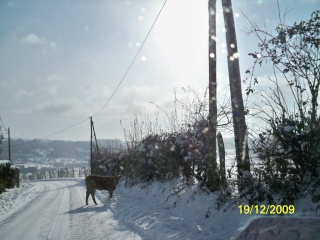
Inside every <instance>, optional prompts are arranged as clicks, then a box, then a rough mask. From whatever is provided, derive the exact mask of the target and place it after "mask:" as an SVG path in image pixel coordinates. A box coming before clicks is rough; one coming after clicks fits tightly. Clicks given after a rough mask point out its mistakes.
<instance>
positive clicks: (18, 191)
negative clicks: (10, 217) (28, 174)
mask: <svg viewBox="0 0 320 240" xmlns="http://www.w3.org/2000/svg"><path fill="white" fill-rule="evenodd" d="M39 191H40V190H39V189H37V187H36V186H34V185H32V184H30V183H28V182H25V183H21V184H20V188H11V189H7V190H6V192H3V193H1V194H0V215H6V213H8V212H9V211H10V213H12V212H15V211H17V210H19V209H20V208H21V207H23V206H24V205H25V204H26V203H28V202H30V201H31V200H33V199H34V198H35V197H36V196H37V195H38V193H39Z"/></svg>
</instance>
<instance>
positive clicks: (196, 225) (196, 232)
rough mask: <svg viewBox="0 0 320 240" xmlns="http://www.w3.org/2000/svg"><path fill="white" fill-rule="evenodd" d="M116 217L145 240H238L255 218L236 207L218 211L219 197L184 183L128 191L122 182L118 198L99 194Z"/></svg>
mask: <svg viewBox="0 0 320 240" xmlns="http://www.w3.org/2000/svg"><path fill="white" fill-rule="evenodd" d="M97 193H98V194H97V197H98V198H99V199H100V200H101V201H102V203H104V204H106V205H109V207H108V208H109V209H110V210H111V211H112V212H113V214H114V217H115V219H116V220H118V221H119V222H122V223H124V224H126V225H127V226H128V227H129V228H131V229H132V230H133V231H135V232H137V233H138V234H139V235H140V236H142V237H143V238H144V239H217V240H218V239H221V240H222V239H223V240H225V239H234V238H235V236H237V235H238V233H239V232H240V231H241V230H242V229H243V227H242V226H243V225H247V224H249V222H250V221H249V218H251V219H252V218H253V217H252V216H246V215H240V214H239V210H238V208H237V206H236V207H232V206H228V205H227V206H226V207H225V208H224V209H222V210H220V211H217V210H216V209H215V201H216V195H215V194H212V193H206V192H203V191H201V190H200V189H199V188H198V187H197V186H194V187H188V188H186V186H185V185H183V184H181V181H180V180H175V181H172V182H167V183H159V182H155V183H153V184H149V185H146V184H140V185H137V186H134V187H132V188H126V187H125V186H124V183H123V182H121V183H120V185H119V186H118V188H117V189H116V190H115V192H114V193H115V195H114V198H112V199H110V200H108V199H109V198H108V192H104V191H102V192H97Z"/></svg>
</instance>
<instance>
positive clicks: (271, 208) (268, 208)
mask: <svg viewBox="0 0 320 240" xmlns="http://www.w3.org/2000/svg"><path fill="white" fill-rule="evenodd" d="M238 208H239V211H240V214H260V215H274V214H294V211H295V208H294V205H239V206H238Z"/></svg>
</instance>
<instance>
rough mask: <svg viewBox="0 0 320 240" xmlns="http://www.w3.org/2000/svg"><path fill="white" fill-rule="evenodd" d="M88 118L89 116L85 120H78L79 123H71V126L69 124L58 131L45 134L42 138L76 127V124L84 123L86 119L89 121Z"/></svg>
mask: <svg viewBox="0 0 320 240" xmlns="http://www.w3.org/2000/svg"><path fill="white" fill-rule="evenodd" d="M88 120H89V118H87V119H85V120H82V121H81V122H78V123H76V124H73V125H71V126H69V127H67V128H64V129H62V130H59V131H57V132H54V133H51V134H49V135H46V136H44V137H41V138H47V137H50V136H52V135H56V134H58V133H61V132H64V131H66V130H69V129H70V128H74V127H76V126H78V125H80V124H81V123H84V122H86V121H88ZM41 138H40V139H41Z"/></svg>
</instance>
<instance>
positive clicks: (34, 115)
mask: <svg viewBox="0 0 320 240" xmlns="http://www.w3.org/2000/svg"><path fill="white" fill-rule="evenodd" d="M166 3H167V0H165V1H164V3H163V5H162V7H161V9H160V11H159V13H158V14H157V16H156V18H155V20H154V22H153V24H152V26H151V28H150V29H149V31H148V33H147V35H146V37H145V38H144V40H143V42H142V44H141V46H140V48H139V49H138V51H137V53H136V55H135V56H134V58H133V60H132V61H131V63H130V65H129V67H128V69H127V71H126V72H125V74H124V75H123V77H122V79H121V81H120V82H119V84H118V85H117V87H116V88H115V90H114V91H113V93H112V94H111V96H110V98H109V99H108V101H107V102H106V103H105V104H104V105H103V106H102V108H101V109H100V110H99V111H98V112H97V113H96V114H95V115H93V116H92V117H96V116H97V115H98V114H100V112H101V111H102V110H103V109H104V108H105V107H106V106H107V105H108V103H109V102H110V100H111V99H112V97H113V96H114V95H115V93H116V92H117V90H118V89H119V87H120V85H121V84H122V82H123V81H124V79H125V78H126V76H127V74H128V72H129V71H130V69H131V67H132V65H133V63H134V62H135V60H136V58H137V57H138V55H139V53H140V51H141V49H142V47H143V46H144V44H145V42H146V40H147V38H148V37H149V35H150V33H151V31H152V29H153V27H154V25H155V23H156V22H157V20H158V18H159V16H160V14H161V12H162V10H163V8H164V6H165V4H166ZM3 114H11V115H25V116H33V117H62V118H84V117H69V116H49V115H40V114H19V113H3ZM0 119H1V118H0ZM88 120H89V118H87V117H86V119H85V120H82V121H81V122H78V123H76V124H73V125H71V126H69V127H67V128H64V129H62V130H59V131H57V132H54V133H51V134H49V135H46V136H44V137H41V138H40V139H43V138H47V137H50V136H52V135H55V134H58V133H61V132H64V131H66V130H69V129H71V128H73V127H76V126H78V125H80V124H82V123H84V122H86V121H88ZM1 122H2V120H1ZM3 126H4V125H3ZM18 145H22V144H18ZM15 146H17V145H15Z"/></svg>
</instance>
